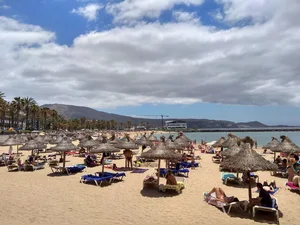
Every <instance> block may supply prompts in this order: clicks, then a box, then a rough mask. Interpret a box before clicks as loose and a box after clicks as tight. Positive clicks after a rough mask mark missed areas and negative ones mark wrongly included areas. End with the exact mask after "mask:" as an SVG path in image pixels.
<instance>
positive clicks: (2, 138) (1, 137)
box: [0, 135, 9, 144]
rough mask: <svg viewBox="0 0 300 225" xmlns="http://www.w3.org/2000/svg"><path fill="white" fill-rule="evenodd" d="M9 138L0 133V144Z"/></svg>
mask: <svg viewBox="0 0 300 225" xmlns="http://www.w3.org/2000/svg"><path fill="white" fill-rule="evenodd" d="M8 138H9V136H7V135H0V144H1V143H3V142H4V141H6V140H7V139H8Z"/></svg>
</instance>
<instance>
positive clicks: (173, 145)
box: [165, 135, 184, 151]
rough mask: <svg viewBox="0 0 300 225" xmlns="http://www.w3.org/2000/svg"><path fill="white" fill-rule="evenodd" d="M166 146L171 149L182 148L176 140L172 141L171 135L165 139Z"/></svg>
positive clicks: (179, 149)
mask: <svg viewBox="0 0 300 225" xmlns="http://www.w3.org/2000/svg"><path fill="white" fill-rule="evenodd" d="M165 143H166V146H167V147H168V148H169V149H172V150H178V151H181V150H184V148H183V147H182V146H180V145H179V144H178V143H177V142H176V141H173V135H170V136H169V138H168V139H167V140H166V141H165Z"/></svg>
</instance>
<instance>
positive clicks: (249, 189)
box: [247, 172, 252, 202]
mask: <svg viewBox="0 0 300 225" xmlns="http://www.w3.org/2000/svg"><path fill="white" fill-rule="evenodd" d="M247 176H248V178H249V186H248V194H249V202H250V201H251V199H252V192H251V179H250V172H247Z"/></svg>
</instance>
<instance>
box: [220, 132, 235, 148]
mask: <svg viewBox="0 0 300 225" xmlns="http://www.w3.org/2000/svg"><path fill="white" fill-rule="evenodd" d="M238 140H239V137H237V136H235V135H234V134H231V133H229V134H228V135H227V139H226V140H225V141H224V142H223V143H222V144H221V147H223V148H228V147H229V146H231V145H234V144H235V143H237V142H238Z"/></svg>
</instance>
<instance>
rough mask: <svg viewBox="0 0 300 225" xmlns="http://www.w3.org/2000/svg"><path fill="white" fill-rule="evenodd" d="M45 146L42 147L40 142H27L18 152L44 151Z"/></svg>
mask: <svg viewBox="0 0 300 225" xmlns="http://www.w3.org/2000/svg"><path fill="white" fill-rule="evenodd" d="M44 148H46V145H43V144H42V143H40V142H37V141H35V140H29V141H28V142H27V143H26V144H25V145H23V146H22V147H20V148H19V150H35V149H44Z"/></svg>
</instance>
